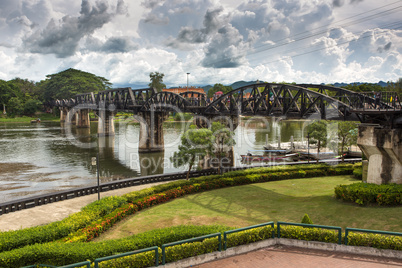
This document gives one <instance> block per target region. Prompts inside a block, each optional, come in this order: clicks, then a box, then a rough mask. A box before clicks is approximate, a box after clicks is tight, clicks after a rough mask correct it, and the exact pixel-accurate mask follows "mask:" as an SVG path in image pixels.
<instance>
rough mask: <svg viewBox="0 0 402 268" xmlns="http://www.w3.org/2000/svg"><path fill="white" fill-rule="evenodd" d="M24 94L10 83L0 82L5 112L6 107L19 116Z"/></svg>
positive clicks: (0, 97) (0, 100)
mask: <svg viewBox="0 0 402 268" xmlns="http://www.w3.org/2000/svg"><path fill="white" fill-rule="evenodd" d="M22 96H23V95H22V94H21V92H20V91H19V89H18V87H16V86H15V85H14V84H13V83H9V82H7V81H4V80H0V104H2V106H3V107H2V108H3V110H4V111H5V109H6V108H5V107H8V108H10V109H11V110H12V114H14V115H15V114H19V113H20V111H22V109H20V107H21V104H22Z"/></svg>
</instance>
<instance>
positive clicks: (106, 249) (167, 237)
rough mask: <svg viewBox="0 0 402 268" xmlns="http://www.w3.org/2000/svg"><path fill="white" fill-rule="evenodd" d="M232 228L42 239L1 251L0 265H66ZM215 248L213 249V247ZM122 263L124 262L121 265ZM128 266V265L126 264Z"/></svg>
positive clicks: (187, 227)
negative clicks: (93, 238)
mask: <svg viewBox="0 0 402 268" xmlns="http://www.w3.org/2000/svg"><path fill="white" fill-rule="evenodd" d="M230 229H233V228H230V227H226V226H220V225H214V226H192V225H183V226H175V227H170V228H164V229H156V230H152V231H149V232H145V233H141V234H138V235H135V236H131V237H128V238H122V239H116V240H109V241H104V242H99V243H67V244H65V243H54V242H51V243H44V244H35V245H29V246H26V247H23V248H19V249H14V250H11V251H6V252H2V253H0V267H4V268H7V267H10V268H11V267H13V268H15V267H21V266H25V265H31V264H34V263H45V264H50V265H57V266H62V265H67V264H71V263H78V262H82V261H86V260H91V261H94V260H95V259H96V258H100V257H106V256H111V255H115V254H120V253H125V252H128V251H134V250H138V249H143V248H148V247H152V246H158V247H161V246H162V244H165V243H171V242H175V241H180V240H184V239H188V238H193V237H198V236H202V235H207V234H211V233H217V232H224V231H226V230H230ZM215 250H216V248H215V249H214V251H215ZM120 267H124V266H120ZM126 267H127V266H126Z"/></svg>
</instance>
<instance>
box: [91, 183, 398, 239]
mask: <svg viewBox="0 0 402 268" xmlns="http://www.w3.org/2000/svg"><path fill="white" fill-rule="evenodd" d="M355 182H358V181H357V180H355V179H353V178H352V176H328V177H318V178H309V179H294V180H284V181H276V182H266V183H256V184H250V185H245V186H237V187H229V188H224V189H219V190H213V191H208V192H203V193H199V194H193V195H188V196H185V197H183V198H178V199H175V200H173V201H171V202H168V203H165V204H162V205H158V206H155V207H153V208H150V209H146V210H143V211H141V212H139V213H137V214H135V215H133V216H131V217H130V218H128V219H126V220H124V221H122V222H121V223H120V224H118V225H117V226H115V227H114V228H112V229H111V230H109V231H108V232H107V233H105V234H103V235H102V236H101V237H100V238H98V239H97V240H96V241H101V240H107V239H115V238H121V237H126V236H130V235H133V234H138V233H142V232H145V231H149V230H152V229H155V228H163V227H169V226H174V225H180V224H194V225H205V224H222V225H227V226H233V227H244V226H249V225H253V224H258V223H263V222H268V221H288V222H300V221H301V219H302V217H303V216H304V214H305V213H307V214H308V215H309V216H310V218H311V219H312V221H313V223H314V224H321V225H330V226H341V227H342V228H345V227H355V228H363V229H373V230H387V231H395V232H402V207H360V206H358V205H354V204H350V203H344V202H341V201H339V200H337V199H335V198H334V197H333V195H334V187H335V186H337V185H339V184H351V183H355Z"/></svg>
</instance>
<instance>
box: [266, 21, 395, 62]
mask: <svg viewBox="0 0 402 268" xmlns="http://www.w3.org/2000/svg"><path fill="white" fill-rule="evenodd" d="M400 28H402V25H401V26H399V27H397V28H394V30H397V29H400ZM373 35H374V34H373V33H372V34H369V35H366V36H363V37H360V38H361V39H365V38H368V37H371V36H373ZM351 41H353V39H352V40H348V41H344V42H341V43H337V44H336V45H333V46H329V47H324V48H317V49H314V50H312V51H307V52H303V53H300V54H296V55H292V56H288V57H290V58H296V57H299V56H304V55H307V54H310V53H313V52H317V51H320V50H323V49H328V48H333V47H337V46H341V45H344V44H347V43H350V42H351ZM281 60H282V59H277V60H273V61H269V62H264V64H269V63H274V62H278V61H281Z"/></svg>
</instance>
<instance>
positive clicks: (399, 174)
mask: <svg viewBox="0 0 402 268" xmlns="http://www.w3.org/2000/svg"><path fill="white" fill-rule="evenodd" d="M357 145H358V146H359V147H360V149H361V150H362V152H363V153H364V154H365V156H366V157H367V158H368V160H369V164H368V173H367V182H368V183H375V184H387V183H397V184H402V129H384V128H381V127H380V126H379V125H370V124H361V125H360V126H359V137H358V140H357Z"/></svg>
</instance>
